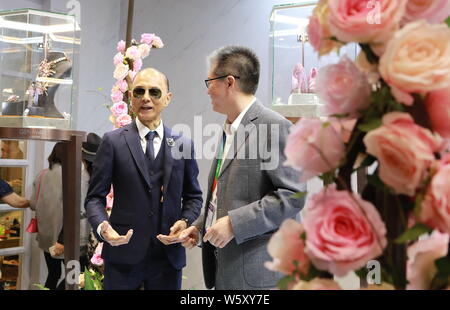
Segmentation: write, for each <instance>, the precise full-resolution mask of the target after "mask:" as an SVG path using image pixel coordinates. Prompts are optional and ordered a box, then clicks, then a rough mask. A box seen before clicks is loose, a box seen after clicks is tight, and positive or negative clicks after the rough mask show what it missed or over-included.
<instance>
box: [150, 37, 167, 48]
mask: <svg viewBox="0 0 450 310" xmlns="http://www.w3.org/2000/svg"><path fill="white" fill-rule="evenodd" d="M152 46H153V47H155V48H163V47H164V43H163V41H162V40H161V38H160V37H157V36H155V38H154V39H153V43H152Z"/></svg>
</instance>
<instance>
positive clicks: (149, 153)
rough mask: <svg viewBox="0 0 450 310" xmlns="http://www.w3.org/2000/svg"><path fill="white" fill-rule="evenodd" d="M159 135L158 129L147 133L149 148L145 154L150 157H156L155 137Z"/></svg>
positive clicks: (151, 158)
mask: <svg viewBox="0 0 450 310" xmlns="http://www.w3.org/2000/svg"><path fill="white" fill-rule="evenodd" d="M157 135H158V133H157V132H156V131H150V132H149V133H148V134H146V135H145V139H146V140H147V149H146V151H145V155H146V156H147V157H148V158H149V159H150V160H153V159H155V150H154V148H153V139H154V138H155V137H156V136H157Z"/></svg>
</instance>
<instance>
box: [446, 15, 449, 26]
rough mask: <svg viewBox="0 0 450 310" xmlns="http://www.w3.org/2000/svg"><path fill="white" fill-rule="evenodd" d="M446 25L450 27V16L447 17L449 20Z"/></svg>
mask: <svg viewBox="0 0 450 310" xmlns="http://www.w3.org/2000/svg"><path fill="white" fill-rule="evenodd" d="M445 23H446V24H447V25H448V26H449V27H450V16H449V17H447V19H446V20H445Z"/></svg>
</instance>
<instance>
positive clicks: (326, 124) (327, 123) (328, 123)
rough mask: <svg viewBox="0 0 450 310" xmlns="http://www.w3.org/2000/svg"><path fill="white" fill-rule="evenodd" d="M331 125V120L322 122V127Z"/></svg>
mask: <svg viewBox="0 0 450 310" xmlns="http://www.w3.org/2000/svg"><path fill="white" fill-rule="evenodd" d="M330 125H331V123H330V122H325V123H322V128H324V129H325V128H327V127H328V126H330Z"/></svg>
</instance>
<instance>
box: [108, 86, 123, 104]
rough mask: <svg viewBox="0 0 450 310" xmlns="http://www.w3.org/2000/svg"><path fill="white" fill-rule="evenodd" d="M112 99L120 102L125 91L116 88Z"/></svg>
mask: <svg viewBox="0 0 450 310" xmlns="http://www.w3.org/2000/svg"><path fill="white" fill-rule="evenodd" d="M111 100H112V102H120V101H122V100H123V93H122V92H121V91H120V90H118V89H114V88H113V90H112V92H111Z"/></svg>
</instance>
